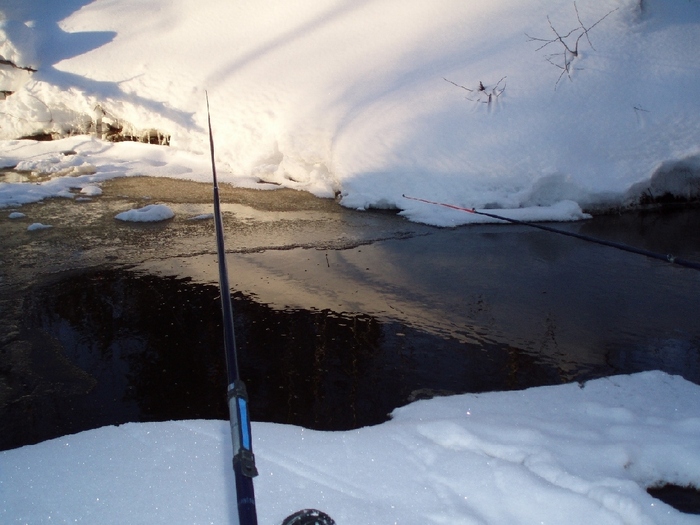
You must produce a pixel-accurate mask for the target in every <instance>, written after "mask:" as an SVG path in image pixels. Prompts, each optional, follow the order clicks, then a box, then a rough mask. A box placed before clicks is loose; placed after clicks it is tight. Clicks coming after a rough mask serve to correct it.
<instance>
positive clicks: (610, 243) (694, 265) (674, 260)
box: [403, 195, 700, 270]
mask: <svg viewBox="0 0 700 525" xmlns="http://www.w3.org/2000/svg"><path fill="white" fill-rule="evenodd" d="M403 197H404V198H405V199H410V200H412V201H418V202H424V203H426V204H434V205H436V206H442V207H444V208H450V209H452V210H457V211H464V212H467V213H473V214H475V215H483V216H484V217H490V218H492V219H498V220H500V221H505V222H510V223H511V224H520V225H523V226H530V227H531V228H537V229H539V230H544V231H547V232H551V233H558V234H560V235H567V236H568V237H575V238H577V239H581V240H584V241H588V242H594V243H596V244H602V245H603V246H610V247H611V248H617V249H618V250H624V251H626V252H631V253H636V254H638V255H644V256H645V257H651V258H652V259H658V260H660V261H664V262H667V263H671V264H677V265H679V266H684V267H686V268H692V269H694V270H700V263H697V262H695V261H689V260H687V259H681V258H680V257H674V256H673V255H664V254H661V253H656V252H652V251H649V250H643V249H641V248H635V247H634V246H629V245H628V244H622V243H619V242H613V241H606V240H605V239H598V238H597V237H591V236H589V235H583V234H580V233H574V232H568V231H566V230H560V229H559V228H552V227H551V226H545V225H543V224H536V223H534V222H528V221H519V220H517V219H509V218H508V217H503V216H502V215H496V214H495V213H488V212H484V211H478V210H475V209H474V208H463V207H461V206H455V205H454V204H447V203H445V202H436V201H430V200H427V199H419V198H418V197H409V196H408V195H403Z"/></svg>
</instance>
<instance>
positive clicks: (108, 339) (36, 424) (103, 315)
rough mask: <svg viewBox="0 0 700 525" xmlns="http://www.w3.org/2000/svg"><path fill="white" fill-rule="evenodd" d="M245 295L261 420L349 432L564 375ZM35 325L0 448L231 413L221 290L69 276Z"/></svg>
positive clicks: (365, 319)
mask: <svg viewBox="0 0 700 525" xmlns="http://www.w3.org/2000/svg"><path fill="white" fill-rule="evenodd" d="M233 299H234V309H235V323H236V330H237V333H236V335H237V341H238V350H239V361H240V366H241V374H242V377H243V378H244V379H245V381H246V383H247V386H248V390H249V395H250V399H251V411H252V414H253V418H254V420H257V421H273V422H280V423H291V424H295V425H302V426H305V427H308V428H315V429H326V430H340V429H350V428H357V427H361V426H365V425H371V424H376V423H380V422H382V421H385V420H386V419H387V417H388V413H389V412H390V411H391V410H392V409H393V408H395V407H397V406H401V405H403V404H406V403H407V402H408V401H409V400H413V399H419V398H421V397H430V396H432V395H434V394H436V393H438V394H439V393H453V392H467V391H484V390H493V389H513V388H522V387H524V386H529V385H533V384H547V383H552V382H554V383H557V382H561V378H559V377H558V372H557V371H556V370H554V369H552V368H551V367H549V366H546V365H543V364H541V363H538V362H537V360H536V359H535V358H533V357H532V356H529V355H527V354H526V353H523V352H520V351H518V350H517V349H515V348H511V347H508V346H507V345H498V344H493V343H487V342H485V341H482V342H477V340H478V339H479V338H478V337H476V338H475V340H474V341H475V342H473V343H470V344H466V343H464V342H460V341H458V340H457V339H451V338H441V337H437V336H435V335H431V334H429V333H426V332H422V331H420V330H417V329H415V328H411V327H409V326H405V325H402V324H400V323H398V322H380V321H378V320H377V319H375V318H373V317H371V316H369V315H365V314H347V313H338V312H333V311H330V310H322V311H320V310H300V309H289V310H274V309H272V308H270V307H269V306H267V305H264V304H259V303H256V302H255V301H253V300H252V299H251V298H249V297H245V296H243V295H241V294H235V295H234V296H233ZM23 323H24V326H23V327H22V332H23V334H24V337H25V339H26V340H28V341H29V342H33V343H34V344H33V350H32V351H31V352H28V353H25V354H21V355H19V357H17V358H16V359H15V368H14V372H15V373H17V374H21V373H22V370H26V369H28V368H29V369H32V370H33V373H32V374H31V384H26V385H25V387H26V388H21V387H19V388H17V392H16V393H15V395H14V399H13V400H12V401H11V402H10V403H8V404H7V405H6V406H4V407H3V410H2V411H1V412H0V419H1V420H2V421H1V423H2V426H3V429H6V430H7V431H5V432H3V434H2V438H1V440H2V441H1V442H0V448H12V447H15V446H19V445H21V444H27V443H34V442H38V441H41V440H44V439H48V438H52V437H57V436H61V435H64V434H67V433H72V432H77V431H80V430H84V429H87V428H94V427H98V426H102V425H106V424H119V423H124V422H128V421H162V420H170V419H189V418H220V419H225V418H227V417H228V415H227V412H226V410H227V409H226V405H225V390H226V377H225V373H226V372H225V366H224V355H223V350H222V340H221V326H220V312H219V299H218V290H217V288H216V287H214V286H209V285H196V284H192V283H190V282H188V280H186V279H175V278H159V277H154V276H150V275H139V274H137V273H133V272H130V271H128V270H101V271H94V272H92V273H87V274H85V273H83V274H78V275H74V276H67V277H64V278H62V279H57V280H55V281H53V282H50V283H47V284H46V285H44V286H42V287H40V288H38V289H37V290H36V291H34V293H33V294H32V295H31V296H30V297H29V298H28V299H27V300H26V302H25V312H24V321H23ZM18 360H19V361H20V362H17V361H18Z"/></svg>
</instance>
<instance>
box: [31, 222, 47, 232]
mask: <svg viewBox="0 0 700 525" xmlns="http://www.w3.org/2000/svg"><path fill="white" fill-rule="evenodd" d="M47 228H53V226H51V225H50V224H42V223H40V222H33V223H32V224H30V225H29V226H27V231H30V232H33V231H37V230H46V229H47Z"/></svg>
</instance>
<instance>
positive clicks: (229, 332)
mask: <svg viewBox="0 0 700 525" xmlns="http://www.w3.org/2000/svg"><path fill="white" fill-rule="evenodd" d="M206 99H207V124H208V125H209V149H210V150H211V172H212V178H213V180H214V227H215V230H216V252H217V255H218V258H219V292H220V295H221V314H222V317H223V325H224V352H225V355H226V376H227V378H228V389H227V395H226V398H227V401H228V410H229V422H230V424H231V441H232V444H233V473H234V478H235V482H236V496H237V500H238V525H257V523H258V515H257V510H256V508H255V490H254V488H253V478H254V477H255V476H257V475H258V470H257V468H256V467H255V456H254V455H253V446H252V440H251V432H250V416H249V412H248V394H247V392H246V388H245V384H244V383H243V381H242V380H241V378H240V374H239V372H238V356H237V355H236V337H235V334H234V329H233V307H232V306H231V292H230V288H229V284H228V269H227V268H226V251H225V250H224V224H223V221H222V219H221V204H220V203H219V182H218V181H217V179H216V164H215V162H214V135H213V133H212V130H211V116H210V114H209V95H208V94H206Z"/></svg>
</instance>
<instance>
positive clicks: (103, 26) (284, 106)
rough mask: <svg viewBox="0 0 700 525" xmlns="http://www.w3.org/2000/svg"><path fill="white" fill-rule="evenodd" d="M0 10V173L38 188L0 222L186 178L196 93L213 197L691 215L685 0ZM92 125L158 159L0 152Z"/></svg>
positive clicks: (20, 197)
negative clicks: (119, 185) (87, 197)
mask: <svg viewBox="0 0 700 525" xmlns="http://www.w3.org/2000/svg"><path fill="white" fill-rule="evenodd" d="M0 12H1V13H2V16H0V55H1V56H2V57H3V59H4V60H6V61H8V62H10V63H12V64H15V65H16V66H17V67H12V66H10V65H2V66H0V89H1V90H3V91H7V92H13V93H12V94H10V95H8V96H7V97H6V99H5V100H4V101H0V104H2V105H3V109H2V111H1V112H0V139H5V140H4V141H2V142H0V159H1V163H2V165H4V166H17V169H23V170H29V171H32V172H37V173H38V172H41V173H44V174H50V180H45V181H42V182H40V186H41V190H37V189H36V188H34V189H29V188H27V187H26V185H17V184H14V183H12V185H11V186H9V187H7V186H6V185H2V187H0V205H3V204H4V205H8V204H11V205H18V204H22V203H26V202H34V201H36V200H38V199H43V198H46V197H49V196H55V195H62V196H65V197H70V195H69V193H70V192H68V193H66V191H65V189H66V188H65V186H66V185H69V184H70V185H72V186H71V187H72V188H82V187H83V186H84V185H85V184H90V183H94V182H99V181H100V180H104V179H106V178H110V177H117V176H129V175H138V174H145V175H152V176H166V175H167V176H171V177H172V176H174V177H182V178H188V179H193V180H208V168H207V162H206V160H207V153H208V144H207V140H208V139H207V133H206V111H205V96H204V95H205V90H207V91H208V93H209V97H210V100H211V107H212V111H213V114H212V121H213V127H214V133H215V137H216V141H217V162H218V167H219V171H220V179H221V180H222V181H223V182H229V183H232V184H235V185H240V186H247V187H260V188H264V189H269V188H270V186H271V185H274V187H278V186H284V187H290V188H295V189H299V190H304V191H309V192H312V193H314V194H315V195H318V196H321V197H334V196H337V197H338V198H339V200H340V202H341V203H342V204H343V205H344V206H347V207H350V208H358V209H365V208H372V207H374V208H395V209H399V210H402V213H403V215H404V216H405V217H406V218H407V219H409V220H413V221H419V222H424V223H428V224H434V225H439V226H452V225H456V224H465V223H469V222H475V221H478V222H482V221H484V220H485V219H484V217H480V216H475V215H473V214H465V213H456V212H453V211H449V210H447V209H444V208H438V207H435V206H430V205H427V204H424V203H420V202H416V201H408V200H406V199H404V198H403V197H402V195H403V194H407V195H413V196H417V197H423V198H427V199H430V200H436V201H442V202H449V203H451V204H455V205H458V206H462V207H466V208H474V207H475V208H478V209H501V210H518V211H517V213H518V214H519V215H518V218H520V219H523V220H525V219H531V220H579V219H581V218H585V217H586V216H587V215H586V214H585V213H583V212H582V210H583V211H585V212H597V211H603V210H609V209H610V208H615V207H619V206H625V205H632V204H634V203H635V202H637V201H638V200H639V199H640V198H642V197H644V196H645V195H649V194H651V195H653V196H656V197H659V196H663V195H664V194H665V193H666V192H669V193H671V194H674V195H680V196H682V197H690V198H697V197H698V196H699V195H700V182H699V177H698V174H699V173H700V168H698V166H699V165H700V128H698V126H697V122H696V120H697V119H696V115H697V114H698V110H700V84H698V82H697V71H698V68H700V57H699V56H698V55H697V53H696V52H695V50H696V49H697V48H698V46H699V45H700V30H699V22H700V2H698V1H697V0H684V1H677V0H645V1H644V2H640V1H639V0H599V1H596V2H591V1H579V2H577V3H576V4H574V3H573V2H571V1H570V0H527V1H522V0H517V1H516V0H498V1H494V2H487V3H479V2H456V1H454V0H436V1H435V2H428V3H426V2H422V1H420V0H403V1H401V2H398V1H397V0H365V1H359V2H357V1H355V2H348V1H343V0H316V1H315V2H289V1H282V0H255V1H252V0H246V1H243V2H235V3H231V2H226V1H224V0H211V1H209V2H207V3H206V5H198V6H197V8H196V9H195V8H193V7H192V6H191V3H190V2H187V1H186V0H154V1H152V2H148V3H147V4H144V3H143V2H139V1H137V0H120V1H119V2H115V1H111V0H94V1H90V0H72V1H71V2H62V3H60V4H57V3H51V2H46V1H41V2H24V1H23V0H6V1H5V2H4V3H3V7H2V8H0ZM579 20H580V21H579ZM550 24H551V26H550ZM581 25H583V27H585V28H586V29H589V31H588V32H587V34H586V35H583V34H582V31H583V28H582V27H581ZM554 30H556V31H558V32H559V34H562V35H563V34H566V33H568V32H569V31H572V30H576V31H575V32H574V33H573V35H572V37H570V38H569V39H567V40H566V41H567V43H568V44H569V45H570V46H571V47H572V48H573V46H574V37H578V36H582V38H580V40H579V45H578V55H577V56H576V57H572V56H571V55H566V58H567V62H564V55H563V54H562V53H563V51H564V47H563V46H562V45H561V44H560V43H559V42H557V41H553V42H552V43H550V44H547V45H544V43H545V42H543V41H546V40H547V39H552V40H553V39H554V38H555V33H554ZM543 46H544V47H543ZM563 64H568V69H569V71H568V74H567V73H566V72H565V71H564V70H562V69H560V68H561V67H562V65H563ZM31 70H36V71H31ZM562 73H565V74H564V75H562ZM480 85H483V87H484V90H483V91H479V87H480ZM467 90H471V91H467ZM488 95H491V98H490V103H487V102H489V97H488ZM98 124H99V125H100V133H103V132H104V133H107V132H106V131H105V129H106V126H109V125H111V126H113V127H114V126H117V127H119V126H121V128H122V129H123V131H124V133H127V134H129V135H131V136H134V137H144V136H146V135H149V136H151V137H156V136H157V137H158V141H159V142H160V143H161V144H163V143H166V142H167V143H169V144H170V146H169V147H165V146H147V145H144V144H129V145H125V144H111V143H105V142H102V141H100V140H97V139H89V138H87V137H85V136H83V137H81V138H70V139H66V140H65V141H58V142H52V143H49V144H46V143H42V144H38V143H29V144H28V143H26V141H22V142H18V141H16V140H15V139H17V138H18V137H22V136H28V135H31V134H34V133H49V134H58V135H61V134H62V135H67V134H75V133H92V134H94V135H95V134H97V135H99V134H100V133H97V131H96V126H97V125H98ZM153 130H155V131H153ZM166 138H167V140H166ZM66 152H69V153H70V154H68V155H66V154H65V153H66ZM662 174H663V175H664V176H659V175H662ZM66 177H70V178H71V182H70V183H68V182H65V181H64V182H60V183H57V182H54V181H55V179H56V178H66ZM61 192H63V193H61ZM562 202H567V205H563V206H562V205H560V203H562ZM571 203H575V204H576V205H577V206H573V205H571ZM508 216H512V215H508Z"/></svg>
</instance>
